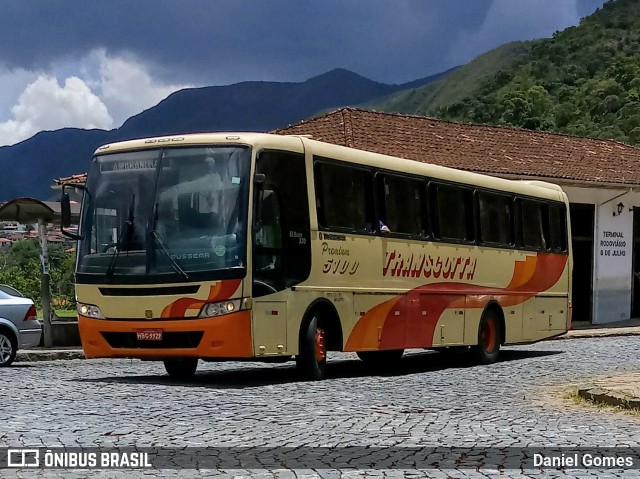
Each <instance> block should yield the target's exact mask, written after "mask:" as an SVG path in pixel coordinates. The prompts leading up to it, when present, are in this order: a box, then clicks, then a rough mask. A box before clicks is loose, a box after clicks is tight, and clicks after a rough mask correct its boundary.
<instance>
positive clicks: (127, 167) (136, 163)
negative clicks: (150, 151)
mask: <svg viewBox="0 0 640 479" xmlns="http://www.w3.org/2000/svg"><path fill="white" fill-rule="evenodd" d="M157 166H158V160H157V159H156V158H148V159H143V160H125V161H105V162H102V163H100V171H131V170H155V169H156V167H157Z"/></svg>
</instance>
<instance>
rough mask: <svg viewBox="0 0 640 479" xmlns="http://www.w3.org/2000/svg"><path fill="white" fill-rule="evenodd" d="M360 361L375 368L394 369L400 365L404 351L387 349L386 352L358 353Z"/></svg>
mask: <svg viewBox="0 0 640 479" xmlns="http://www.w3.org/2000/svg"><path fill="white" fill-rule="evenodd" d="M356 354H357V355H358V357H359V358H360V360H361V361H362V362H363V363H365V364H367V365H369V366H371V367H374V368H383V367H392V366H395V365H396V364H398V362H399V361H400V359H402V355H403V354H404V349H387V350H384V351H358V352H357V353H356Z"/></svg>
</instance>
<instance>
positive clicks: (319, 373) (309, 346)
mask: <svg viewBox="0 0 640 479" xmlns="http://www.w3.org/2000/svg"><path fill="white" fill-rule="evenodd" d="M319 324H320V318H319V316H318V313H315V314H314V316H313V318H311V321H309V324H308V325H307V328H306V330H304V331H302V332H301V334H300V351H299V354H298V355H297V356H296V367H297V368H298V371H299V372H300V373H301V374H302V377H303V378H304V379H308V380H310V381H318V380H320V379H322V378H324V373H325V370H326V368H327V338H326V331H325V330H324V329H323V328H321V327H320V326H319Z"/></svg>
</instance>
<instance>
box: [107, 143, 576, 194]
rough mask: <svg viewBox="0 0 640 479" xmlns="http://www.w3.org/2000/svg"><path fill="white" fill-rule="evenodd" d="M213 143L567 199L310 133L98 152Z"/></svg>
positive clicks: (527, 184) (542, 185)
mask: <svg viewBox="0 0 640 479" xmlns="http://www.w3.org/2000/svg"><path fill="white" fill-rule="evenodd" d="M211 144H234V145H238V144H240V145H247V146H254V147H258V148H273V149H286V150H289V151H295V152H299V153H303V152H305V151H310V152H311V153H312V154H314V155H317V156H322V157H326V158H330V159H334V160H340V161H344V162H349V163H354V164H358V165H364V166H370V167H375V168H379V169H384V170H389V171H395V172H400V173H405V174H410V175H418V176H426V177H430V178H436V179H440V180H445V181H450V182H455V183H461V184H468V185H475V186H480V187H483V188H489V189H494V190H499V191H508V192H512V193H520V194H523V195H528V196H536V197H541V198H545V199H551V200H556V201H558V200H560V201H565V202H566V195H565V194H564V193H563V191H562V188H561V187H560V186H558V185H555V184H553V183H547V182H545V181H538V180H535V181H534V180H510V179H504V178H498V177H495V176H489V175H485V174H480V173H473V172H469V171H464V170H458V169H455V168H449V167H445V166H438V165H433V164H430V163H428V158H426V159H425V161H424V162H421V161H416V160H407V159H403V158H399V157H393V156H388V155H383V154H380V153H373V152H369V151H364V150H357V149H354V148H349V147H346V146H340V145H334V144H331V143H325V142H321V141H317V140H313V139H311V138H309V136H308V135H279V134H271V133H253V132H221V133H196V134H185V135H170V136H164V137H155V138H141V139H135V140H127V141H121V142H117V143H109V144H106V145H103V146H100V147H99V148H98V149H97V150H96V151H95V155H104V154H109V153H117V152H124V151H135V150H143V149H150V148H166V147H182V146H198V145H202V146H205V145H211Z"/></svg>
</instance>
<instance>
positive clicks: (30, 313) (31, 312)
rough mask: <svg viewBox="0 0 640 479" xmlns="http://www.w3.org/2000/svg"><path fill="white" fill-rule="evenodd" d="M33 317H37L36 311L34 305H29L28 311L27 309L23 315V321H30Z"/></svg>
mask: <svg viewBox="0 0 640 479" xmlns="http://www.w3.org/2000/svg"><path fill="white" fill-rule="evenodd" d="M34 319H38V312H37V311H36V307H35V306H33V305H32V306H31V307H30V308H29V311H27V315H26V316H25V317H24V321H31V320H34Z"/></svg>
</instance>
